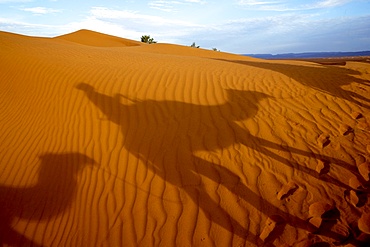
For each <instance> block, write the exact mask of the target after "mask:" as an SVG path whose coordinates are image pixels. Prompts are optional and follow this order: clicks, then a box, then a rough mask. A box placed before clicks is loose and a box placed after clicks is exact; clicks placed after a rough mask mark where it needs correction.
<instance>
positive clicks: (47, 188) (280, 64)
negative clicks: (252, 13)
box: [0, 30, 370, 246]
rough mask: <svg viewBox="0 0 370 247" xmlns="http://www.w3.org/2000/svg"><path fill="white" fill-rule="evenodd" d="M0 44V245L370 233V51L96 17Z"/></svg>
mask: <svg viewBox="0 0 370 247" xmlns="http://www.w3.org/2000/svg"><path fill="white" fill-rule="evenodd" d="M0 46H1V49H0V57H1V59H0V64H1V71H0V78H1V82H0V109H1V111H0V127H1V128H0V170H1V172H0V242H1V244H2V245H3V246H29V245H32V246H335V245H342V246H345V245H347V246H359V245H361V244H363V245H366V243H368V241H369V240H370V238H369V235H367V233H366V231H367V230H366V229H368V226H366V222H365V221H366V220H364V219H366V218H368V215H369V212H370V204H369V192H370V184H369V177H368V175H369V172H368V171H369V161H370V148H369V147H370V64H369V63H362V62H353V61H349V62H347V63H346V64H345V65H322V64H317V63H313V62H304V61H265V60H260V59H253V58H249V57H243V56H238V55H233V54H227V53H222V52H215V51H209V50H204V49H196V48H191V47H184V46H177V45H171V44H151V45H148V44H142V43H140V42H136V41H131V40H127V39H122V38H118V37H114V36H109V35H105V34H100V33H96V32H92V31H88V30H81V31H77V32H74V33H71V34H67V35H63V36H59V37H55V38H39V37H27V36H22V35H17V34H12V33H6V32H0ZM359 220H360V224H358V222H359ZM364 229H365V230H364ZM315 244H316V245H315ZM320 244H321V245H320Z"/></svg>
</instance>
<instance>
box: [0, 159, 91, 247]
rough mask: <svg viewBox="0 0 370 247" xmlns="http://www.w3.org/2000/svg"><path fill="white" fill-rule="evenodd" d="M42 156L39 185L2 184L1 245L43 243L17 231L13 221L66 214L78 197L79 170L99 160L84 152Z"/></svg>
mask: <svg viewBox="0 0 370 247" xmlns="http://www.w3.org/2000/svg"><path fill="white" fill-rule="evenodd" d="M40 160H41V164H40V168H39V171H38V181H37V184H36V185H33V186H31V187H24V188H20V187H9V186H2V185H0V246H4V245H5V246H42V245H39V244H37V243H35V242H34V241H33V240H31V239H28V238H27V237H26V236H24V235H23V234H22V233H19V232H17V231H15V230H14V229H13V228H12V223H13V221H14V220H16V219H23V220H24V219H25V220H30V221H32V220H36V221H40V220H41V221H42V220H47V219H51V218H54V217H56V216H58V215H60V214H62V213H63V212H64V211H65V210H66V209H67V208H68V207H69V206H70V205H71V203H72V202H73V200H74V196H75V193H76V185H77V181H76V176H77V174H78V173H79V172H80V171H81V170H82V169H83V168H84V167H86V166H87V165H89V164H90V165H93V164H95V161H94V160H92V159H91V158H89V157H87V156H85V155H83V154H80V153H60V154H53V153H47V154H44V155H41V156H40Z"/></svg>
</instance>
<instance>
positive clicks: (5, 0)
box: [0, 0, 32, 4]
mask: <svg viewBox="0 0 370 247" xmlns="http://www.w3.org/2000/svg"><path fill="white" fill-rule="evenodd" d="M27 2H32V0H0V4H1V3H27Z"/></svg>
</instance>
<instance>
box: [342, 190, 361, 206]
mask: <svg viewBox="0 0 370 247" xmlns="http://www.w3.org/2000/svg"><path fill="white" fill-rule="evenodd" d="M344 198H345V199H346V201H347V202H349V203H350V204H352V205H353V206H354V207H359V204H360V198H359V197H358V195H357V192H356V191H355V190H350V191H345V192H344Z"/></svg>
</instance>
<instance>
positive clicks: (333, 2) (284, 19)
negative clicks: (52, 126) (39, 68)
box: [0, 0, 370, 54]
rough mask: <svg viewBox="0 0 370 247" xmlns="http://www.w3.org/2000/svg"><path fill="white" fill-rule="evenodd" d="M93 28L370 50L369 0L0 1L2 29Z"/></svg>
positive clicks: (170, 39) (207, 44) (167, 38)
mask: <svg viewBox="0 0 370 247" xmlns="http://www.w3.org/2000/svg"><path fill="white" fill-rule="evenodd" d="M79 29H90V30H95V31H99V32H103V33H107V34H112V35H116V36H120V37H124V38H129V39H134V40H140V37H141V36H142V35H150V36H151V37H153V38H154V39H155V40H157V41H158V42H161V43H175V44H181V45H191V44H192V43H193V42H195V43H196V44H197V45H199V46H201V47H202V48H206V49H211V48H213V47H215V48H217V49H220V50H222V51H226V52H232V53H238V54H240V53H243V54H246V53H273V54H275V53H288V52H310V51H361V50H370V0H307V1H303V0H290V1H287V0H224V1H222V0H212V1H211V0H147V1H145V0H143V1H135V0H105V1H96V0H89V1H76V0H74V1H70V0H65V1H62V0H45V1H37V0H0V30H2V31H9V32H15V33H20V34H26V35H35V36H48V37H52V36H57V35H61V34H66V33H69V32H73V31H76V30H79Z"/></svg>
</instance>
